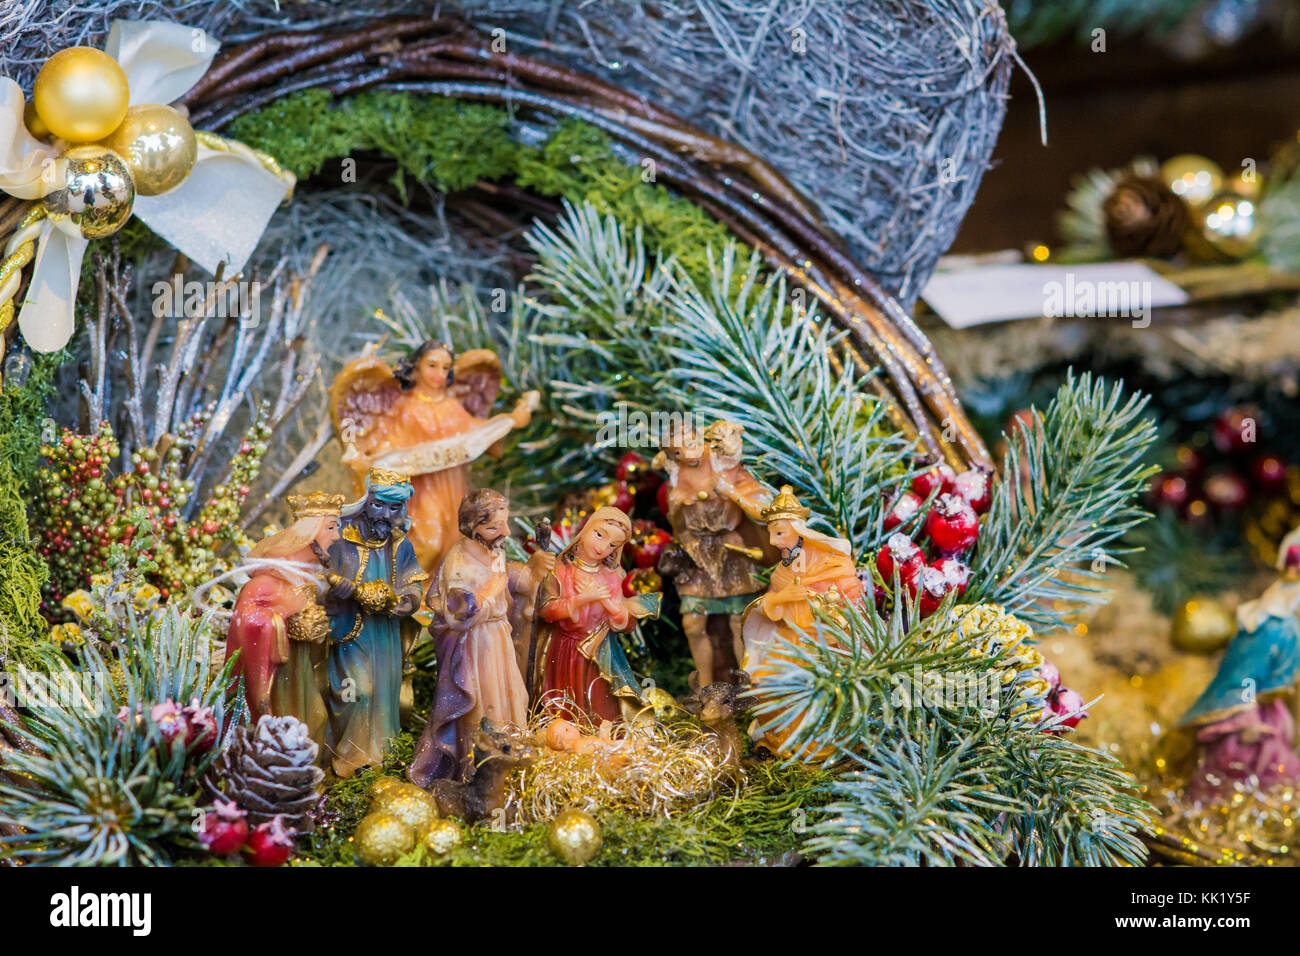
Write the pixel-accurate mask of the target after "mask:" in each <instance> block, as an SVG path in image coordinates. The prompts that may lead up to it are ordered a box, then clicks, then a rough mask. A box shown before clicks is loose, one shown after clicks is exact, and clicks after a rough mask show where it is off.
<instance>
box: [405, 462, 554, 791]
mask: <svg viewBox="0 0 1300 956" xmlns="http://www.w3.org/2000/svg"><path fill="white" fill-rule="evenodd" d="M457 523H458V527H459V530H460V535H461V536H460V538H459V539H458V540H457V541H456V543H455V544H453V545H452V546H451V548H450V549H449V550H448V551H447V554H446V555H445V556H444V557H443V559H442V563H441V564H440V565H439V567H438V572H437V574H435V575H434V577H433V583H432V584H430V585H429V592H428V595H427V596H426V603H427V604H428V606H429V610H430V611H432V612H433V623H432V624H430V626H429V632H430V634H431V635H432V637H433V640H434V642H435V648H436V650H437V655H438V686H437V690H436V691H435V693H434V701H433V708H432V710H431V711H430V713H429V720H428V723H427V724H426V725H425V728H424V733H423V734H422V735H421V736H420V743H419V745H418V746H417V747H416V748H415V759H414V761H412V763H411V769H410V777H411V779H412V780H413V781H415V782H416V783H417V784H419V785H420V786H422V787H427V786H428V785H429V783H430V781H432V780H438V779H454V780H465V779H468V778H469V777H470V776H471V775H472V773H473V769H474V768H473V740H474V732H475V730H477V729H478V726H479V724H480V722H481V721H482V720H483V719H484V718H485V717H486V718H487V719H488V720H490V721H491V722H492V723H493V724H494V725H495V726H497V727H506V726H514V727H519V728H523V727H526V726H527V724H528V688H527V686H526V685H525V683H524V678H523V675H522V674H521V673H520V671H519V662H518V658H517V657H516V654H515V644H514V640H513V636H512V633H511V627H510V608H511V604H512V603H513V602H515V601H526V602H529V603H532V602H533V601H534V600H535V597H536V594H537V587H538V585H539V584H540V583H541V581H542V578H543V577H545V576H546V574H548V573H549V572H550V571H551V570H552V569H553V568H554V567H555V555H553V554H551V553H550V552H549V551H537V552H535V553H534V554H533V555H532V557H531V558H529V560H528V562H527V563H526V564H525V563H523V562H521V561H509V560H507V559H506V551H505V549H506V542H507V541H508V540H509V538H510V507H509V505H508V503H507V502H506V499H505V496H504V495H502V494H501V493H500V492H497V491H493V490H492V489H491V488H480V489H478V490H477V491H473V492H471V493H470V494H468V495H466V496H465V498H464V499H462V500H461V503H460V507H459V509H458V510H457Z"/></svg>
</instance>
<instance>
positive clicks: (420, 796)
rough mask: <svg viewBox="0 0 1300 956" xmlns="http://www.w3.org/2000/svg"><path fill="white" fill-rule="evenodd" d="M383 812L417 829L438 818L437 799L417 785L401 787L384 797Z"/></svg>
mask: <svg viewBox="0 0 1300 956" xmlns="http://www.w3.org/2000/svg"><path fill="white" fill-rule="evenodd" d="M383 812H384V813H386V814H388V815H389V816H392V817H397V819H399V820H401V821H402V822H403V823H405V824H406V825H407V826H409V827H412V828H414V829H416V830H419V829H421V828H422V827H426V826H428V825H429V824H430V823H432V822H433V821H434V820H436V819H438V801H436V800H435V799H433V796H432V794H429V793H427V792H425V791H424V790H421V789H420V788H419V787H416V786H410V787H402V789H400V790H397V791H394V792H393V793H392V794H391V795H389V796H387V797H386V798H385V799H384V802H383Z"/></svg>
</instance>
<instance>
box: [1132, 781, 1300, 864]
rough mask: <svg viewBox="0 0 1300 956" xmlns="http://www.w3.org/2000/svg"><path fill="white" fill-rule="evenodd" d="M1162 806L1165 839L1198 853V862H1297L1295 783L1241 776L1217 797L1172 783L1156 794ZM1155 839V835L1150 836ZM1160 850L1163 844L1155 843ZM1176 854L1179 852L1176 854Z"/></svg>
mask: <svg viewBox="0 0 1300 956" xmlns="http://www.w3.org/2000/svg"><path fill="white" fill-rule="evenodd" d="M1151 801H1152V803H1153V804H1154V805H1155V806H1156V808H1157V809H1158V810H1159V812H1160V816H1161V818H1160V821H1159V823H1160V827H1159V828H1158V829H1160V830H1162V831H1163V834H1164V835H1165V837H1166V839H1165V843H1166V845H1169V846H1171V847H1174V846H1175V844H1176V848H1175V853H1176V852H1177V850H1178V849H1181V850H1182V851H1183V852H1184V853H1187V854H1190V855H1191V856H1192V857H1194V858H1195V859H1196V860H1197V862H1198V865H1201V866H1204V865H1205V864H1206V863H1213V864H1216V865H1221V866H1296V865H1297V864H1300V852H1298V851H1297V848H1296V839H1297V837H1300V833H1297V832H1296V814H1297V813H1298V812H1300V806H1297V803H1300V801H1298V800H1297V791H1296V788H1295V786H1294V785H1291V784H1276V785H1274V786H1272V787H1269V788H1267V789H1260V788H1258V787H1256V786H1255V783H1254V781H1253V780H1238V781H1233V782H1232V783H1231V784H1228V785H1226V786H1225V787H1223V788H1222V789H1221V791H1220V793H1219V794H1218V795H1216V796H1215V797H1213V798H1212V799H1209V800H1206V801H1203V802H1198V801H1195V800H1192V799H1191V797H1190V796H1189V795H1188V794H1187V793H1186V791H1184V790H1183V789H1182V788H1181V787H1179V786H1176V785H1174V786H1167V787H1164V788H1161V789H1159V790H1157V791H1156V792H1155V793H1153V794H1152V795H1151ZM1149 842H1150V841H1149ZM1152 849H1153V850H1154V851H1155V852H1157V853H1160V852H1161V850H1162V847H1161V845H1160V844H1159V843H1153V844H1152ZM1171 858H1176V857H1174V856H1171Z"/></svg>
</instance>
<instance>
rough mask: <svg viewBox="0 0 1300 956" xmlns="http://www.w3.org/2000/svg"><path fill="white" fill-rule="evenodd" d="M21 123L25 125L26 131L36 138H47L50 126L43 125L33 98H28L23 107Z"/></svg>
mask: <svg viewBox="0 0 1300 956" xmlns="http://www.w3.org/2000/svg"><path fill="white" fill-rule="evenodd" d="M23 125H24V126H26V127H27V132H29V133H31V134H32V135H33V136H35V137H36V138H37V139H48V138H49V136H50V128H49V127H48V126H46V125H45V121H44V120H42V119H41V117H40V114H38V113H37V112H36V102H35V100H28V101H27V104H26V105H25V106H24V107H23Z"/></svg>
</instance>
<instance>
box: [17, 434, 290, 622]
mask: <svg viewBox="0 0 1300 956" xmlns="http://www.w3.org/2000/svg"><path fill="white" fill-rule="evenodd" d="M206 422H207V413H202V414H199V415H196V416H195V417H194V418H193V419H192V420H191V421H190V422H188V423H187V424H186V426H185V427H184V428H183V429H181V431H180V434H179V435H177V436H176V440H175V441H173V442H172V443H171V444H170V446H169V447H168V448H167V450H166V451H165V452H164V453H160V452H159V451H158V450H156V449H154V448H146V449H142V450H140V451H137V452H135V453H134V454H132V455H131V456H130V459H129V460H125V461H123V460H120V456H121V446H120V444H119V443H118V441H117V438H116V437H115V435H114V433H113V429H112V426H110V425H109V424H108V423H107V422H105V423H103V424H101V425H100V427H99V430H98V431H96V432H95V433H94V434H92V435H78V434H75V433H73V432H72V431H70V430H68V429H64V431H63V434H62V435H61V436H60V438H59V440H58V441H57V442H55V443H53V444H47V445H42V446H41V454H42V456H44V458H45V459H46V462H47V463H46V465H45V466H44V467H42V468H41V469H40V470H39V471H38V472H37V475H36V495H35V500H34V501H33V502H32V509H31V514H32V526H33V530H34V532H35V534H36V536H37V539H38V541H39V549H40V553H41V555H42V557H44V558H45V560H46V563H47V564H48V566H49V568H50V578H49V581H48V582H47V583H46V586H45V591H44V595H43V597H44V600H43V603H42V608H41V610H42V613H44V614H45V616H46V617H47V618H51V619H53V618H54V617H56V616H58V614H59V613H60V612H59V605H60V604H61V603H62V601H63V599H64V598H65V597H67V595H68V594H70V593H71V592H73V591H76V590H79V589H81V588H84V587H86V586H88V584H89V583H90V579H91V577H92V576H93V575H95V574H98V573H100V572H102V571H104V570H105V569H106V568H107V567H108V562H109V556H110V553H111V551H112V549H113V548H114V547H115V546H117V545H123V546H127V545H132V544H133V543H136V544H138V547H136V548H134V550H132V551H131V558H132V561H133V563H134V565H136V566H137V567H138V569H139V570H141V571H142V572H143V573H144V580H146V581H147V582H148V583H150V584H153V585H154V586H156V587H157V588H158V589H159V593H160V597H161V598H162V600H164V601H165V600H167V599H168V598H169V597H170V596H171V595H172V594H173V593H180V592H182V591H184V590H185V589H186V588H189V587H193V586H194V585H196V584H198V583H199V582H200V581H202V580H203V579H205V578H207V577H209V576H210V575H211V574H213V573H214V571H218V570H224V566H223V565H222V563H221V562H220V559H219V558H218V557H217V554H218V552H219V551H221V550H222V549H223V548H224V547H226V546H227V545H229V544H232V543H233V544H242V543H244V540H245V539H244V535H243V532H242V531H241V530H240V529H239V523H238V519H239V514H240V510H241V508H242V506H243V503H244V500H245V499H246V498H247V496H248V494H249V491H250V485H251V483H252V482H253V480H254V479H256V477H257V475H258V472H259V470H260V467H261V461H262V458H263V456H265V454H266V450H267V439H268V438H269V437H270V429H269V428H268V427H267V426H266V425H264V424H261V423H258V424H254V425H253V426H252V427H251V428H250V429H249V430H248V432H247V433H246V435H245V437H244V439H243V441H242V443H241V444H240V446H239V448H238V450H237V451H236V452H235V454H234V455H233V457H232V458H230V459H227V460H223V461H221V462H220V467H223V468H226V467H228V468H229V476H230V481H229V483H227V484H222V485H218V486H216V487H215V488H213V489H212V492H211V494H210V495H209V497H208V500H207V501H206V502H205V503H204V506H203V508H202V509H201V510H200V511H199V513H198V515H197V517H196V518H195V519H194V520H186V519H185V517H184V515H185V510H186V508H187V506H188V505H189V503H190V499H191V497H192V495H193V494H194V490H195V482H194V481H193V480H191V479H188V478H186V476H185V474H184V468H185V459H186V455H187V453H188V452H189V451H190V450H192V448H193V446H194V444H195V443H196V442H197V441H198V440H199V435H200V432H201V430H202V428H203V426H204V425H205V424H206ZM214 457H215V456H214Z"/></svg>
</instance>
